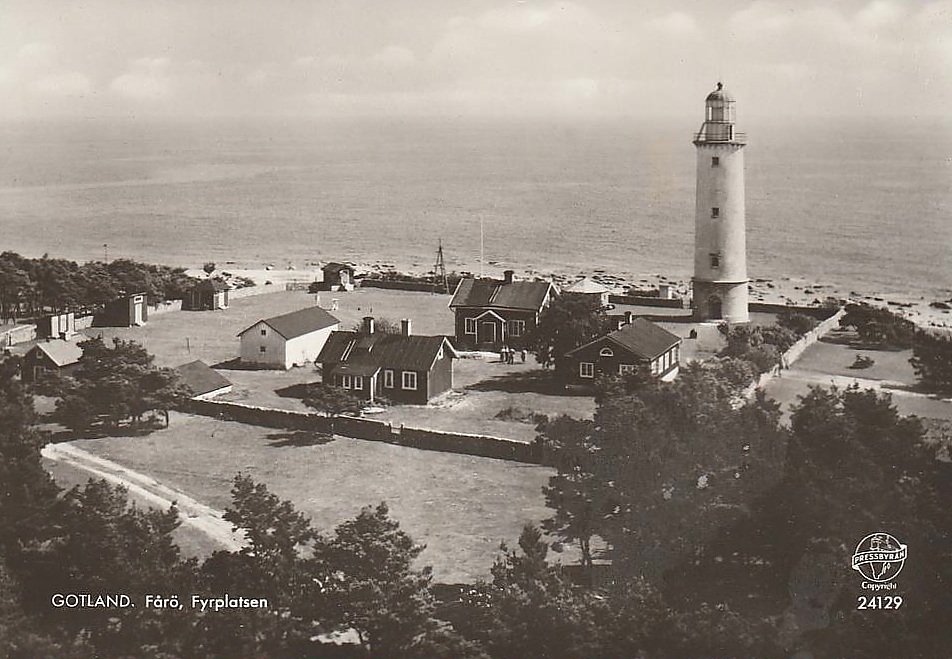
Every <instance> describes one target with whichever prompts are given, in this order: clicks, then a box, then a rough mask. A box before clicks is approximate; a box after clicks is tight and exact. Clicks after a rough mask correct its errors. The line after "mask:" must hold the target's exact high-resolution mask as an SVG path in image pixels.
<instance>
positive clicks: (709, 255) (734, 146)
mask: <svg viewBox="0 0 952 659" xmlns="http://www.w3.org/2000/svg"><path fill="white" fill-rule="evenodd" d="M734 120H735V115H734V98H733V97H732V96H731V95H730V94H729V93H728V92H727V90H726V89H724V86H723V85H722V84H721V83H717V89H715V90H714V91H712V92H711V93H710V94H708V96H707V99H706V100H705V102H704V123H703V124H702V125H701V129H700V130H699V131H698V132H697V134H696V135H695V136H694V146H695V147H697V208H696V211H695V223H694V232H695V233H694V278H693V280H692V288H693V303H692V304H693V308H694V318H695V320H699V321H710V320H726V321H728V322H731V323H746V322H747V321H748V320H749V317H748V313H747V281H748V280H747V243H746V237H745V233H746V226H745V224H746V222H745V219H744V146H745V145H746V144H747V139H746V136H745V135H744V134H743V133H738V132H736V131H735V129H734Z"/></svg>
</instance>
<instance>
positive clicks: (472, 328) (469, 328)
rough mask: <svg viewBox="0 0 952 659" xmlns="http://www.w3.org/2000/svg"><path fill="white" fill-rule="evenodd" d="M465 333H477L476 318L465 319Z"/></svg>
mask: <svg viewBox="0 0 952 659" xmlns="http://www.w3.org/2000/svg"><path fill="white" fill-rule="evenodd" d="M463 325H464V327H463V333H464V334H475V333H476V319H475V318H467V319H466V320H464V321H463Z"/></svg>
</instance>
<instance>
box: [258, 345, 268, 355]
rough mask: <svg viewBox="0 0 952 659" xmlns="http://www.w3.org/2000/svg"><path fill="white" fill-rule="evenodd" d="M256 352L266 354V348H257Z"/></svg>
mask: <svg viewBox="0 0 952 659" xmlns="http://www.w3.org/2000/svg"><path fill="white" fill-rule="evenodd" d="M258 352H260V353H261V354H262V355H263V354H264V353H266V352H268V348H267V347H266V346H258Z"/></svg>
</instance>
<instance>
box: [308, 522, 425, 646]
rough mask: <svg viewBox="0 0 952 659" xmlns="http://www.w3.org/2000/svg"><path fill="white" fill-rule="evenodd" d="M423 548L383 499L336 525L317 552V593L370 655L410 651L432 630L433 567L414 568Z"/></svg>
mask: <svg viewBox="0 0 952 659" xmlns="http://www.w3.org/2000/svg"><path fill="white" fill-rule="evenodd" d="M423 549H424V547H423V546H422V545H417V544H416V543H414V542H413V539H412V538H410V536H408V535H407V534H406V533H404V532H403V531H401V530H400V525H399V524H398V523H397V522H396V521H394V520H393V519H391V518H390V512H389V510H388V508H387V505H386V504H385V503H381V504H379V505H378V506H377V507H375V508H364V509H363V510H361V511H360V514H359V515H358V516H357V518H356V519H353V520H350V521H347V522H344V523H343V524H341V525H340V526H338V527H337V528H336V529H335V531H334V537H333V538H331V539H330V540H329V541H328V543H327V545H326V547H325V548H324V549H323V551H322V552H321V553H320V556H319V559H320V562H321V566H320V567H319V568H318V569H319V570H322V571H323V573H324V576H323V577H322V578H321V581H322V583H323V586H324V588H323V592H322V593H321V594H320V598H321V599H322V600H324V601H325V602H327V604H328V607H327V610H328V611H330V612H332V615H333V617H334V619H335V620H336V622H337V623H338V624H339V625H340V626H341V627H343V628H345V629H353V630H355V631H356V632H357V634H358V636H359V637H360V641H361V644H362V645H363V646H364V648H365V649H366V651H367V653H368V654H369V655H370V656H378V657H392V658H393V659H399V658H400V657H405V656H410V655H412V654H414V653H415V649H416V648H417V646H418V645H419V644H420V643H421V642H423V640H424V639H425V638H426V637H427V636H428V635H429V634H431V633H432V632H433V631H434V623H433V621H432V620H431V618H430V614H431V612H432V609H433V596H432V594H431V593H430V581H431V580H432V572H431V569H430V568H429V567H424V568H422V569H420V570H414V569H413V563H414V561H415V560H416V559H417V557H419V555H420V553H421V552H422V551H423Z"/></svg>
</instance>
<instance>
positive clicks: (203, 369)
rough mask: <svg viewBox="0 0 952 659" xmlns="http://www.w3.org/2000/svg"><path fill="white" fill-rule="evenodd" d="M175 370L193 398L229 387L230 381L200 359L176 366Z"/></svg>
mask: <svg viewBox="0 0 952 659" xmlns="http://www.w3.org/2000/svg"><path fill="white" fill-rule="evenodd" d="M175 370H176V371H178V373H179V375H180V376H181V377H182V382H184V383H185V384H187V385H188V387H189V389H191V390H192V395H193V396H202V395H204V394H208V393H211V392H213V391H218V390H219V389H224V388H225V387H230V386H231V381H230V380H228V379H227V378H225V376H223V375H222V374H221V373H219V372H218V371H215V370H213V369H212V368H211V367H210V366H209V365H208V364H206V363H205V362H203V361H202V360H201V359H196V360H195V361H193V362H189V363H187V364H182V365H181V366H176V367H175Z"/></svg>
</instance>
